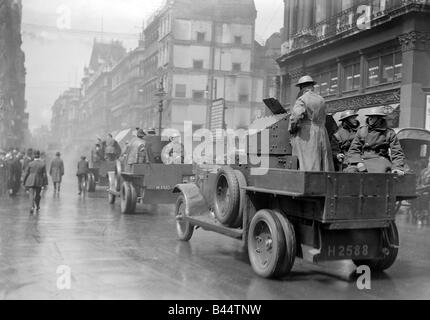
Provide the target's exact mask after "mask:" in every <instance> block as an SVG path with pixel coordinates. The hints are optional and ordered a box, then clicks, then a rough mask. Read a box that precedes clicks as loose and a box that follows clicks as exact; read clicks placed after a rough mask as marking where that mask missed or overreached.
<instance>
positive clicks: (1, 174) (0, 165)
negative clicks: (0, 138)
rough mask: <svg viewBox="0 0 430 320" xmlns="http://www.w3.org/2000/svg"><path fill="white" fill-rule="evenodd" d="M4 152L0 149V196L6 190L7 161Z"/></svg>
mask: <svg viewBox="0 0 430 320" xmlns="http://www.w3.org/2000/svg"><path fill="white" fill-rule="evenodd" d="M5 157H6V152H4V151H3V150H1V149H0V197H2V196H4V195H5V194H6V192H7V178H8V174H7V163H6V159H5Z"/></svg>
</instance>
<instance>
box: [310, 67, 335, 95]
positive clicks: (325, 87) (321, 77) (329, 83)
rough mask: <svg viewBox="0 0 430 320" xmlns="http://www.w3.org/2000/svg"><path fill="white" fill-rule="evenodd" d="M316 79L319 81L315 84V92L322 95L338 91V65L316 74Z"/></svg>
mask: <svg viewBox="0 0 430 320" xmlns="http://www.w3.org/2000/svg"><path fill="white" fill-rule="evenodd" d="M314 79H315V81H316V82H317V84H316V85H315V92H316V93H318V94H320V95H321V96H323V97H324V96H329V95H333V94H336V93H337V92H338V89H339V76H338V74H337V67H334V68H332V70H330V71H327V72H323V73H320V74H318V75H316V76H315V78H314Z"/></svg>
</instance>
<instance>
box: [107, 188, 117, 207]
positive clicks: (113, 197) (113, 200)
mask: <svg viewBox="0 0 430 320" xmlns="http://www.w3.org/2000/svg"><path fill="white" fill-rule="evenodd" d="M108 200H109V204H115V201H116V197H115V196H114V195H113V194H112V193H110V192H109V191H108Z"/></svg>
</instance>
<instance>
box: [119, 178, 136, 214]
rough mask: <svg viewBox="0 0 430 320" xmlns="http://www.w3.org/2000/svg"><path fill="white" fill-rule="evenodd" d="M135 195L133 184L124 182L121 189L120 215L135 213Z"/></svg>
mask: <svg viewBox="0 0 430 320" xmlns="http://www.w3.org/2000/svg"><path fill="white" fill-rule="evenodd" d="M136 204H137V193H136V189H135V188H134V186H133V184H131V183H130V182H128V181H125V182H124V183H123V184H122V187H121V213H122V214H134V213H135V212H136Z"/></svg>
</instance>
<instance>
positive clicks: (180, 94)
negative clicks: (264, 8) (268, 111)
mask: <svg viewBox="0 0 430 320" xmlns="http://www.w3.org/2000/svg"><path fill="white" fill-rule="evenodd" d="M256 14H257V11H256V9H255V4H254V1H253V0H240V1H227V0H217V1H215V0H205V1H203V0H173V1H168V2H167V4H166V5H165V6H164V7H163V8H161V9H160V10H159V11H158V12H156V13H155V14H154V16H153V17H152V18H151V19H150V21H149V22H148V23H147V27H146V28H145V30H144V35H145V50H147V55H146V59H145V61H144V67H143V68H144V78H145V82H144V86H143V88H142V93H143V109H144V119H145V126H148V127H158V119H159V102H158V101H157V99H154V96H155V94H156V93H157V90H158V88H159V86H160V81H162V83H163V87H164V89H165V91H166V94H167V96H166V97H165V98H164V105H163V127H164V128H166V127H170V128H176V129H179V130H182V129H183V123H184V121H186V120H187V121H192V122H193V124H194V127H195V128H196V129H197V128H202V127H205V126H208V122H209V118H210V110H211V105H212V101H214V100H218V99H223V100H224V101H225V107H226V122H227V126H228V127H230V128H237V127H243V126H247V125H249V123H250V122H251V121H252V118H253V115H254V114H255V113H256V111H255V110H256V109H262V104H261V100H262V97H263V82H264V77H263V76H262V75H261V74H259V73H258V72H256V70H254V69H253V67H254V63H253V62H254V61H255V51H256V43H255V41H254V38H255V19H256Z"/></svg>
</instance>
